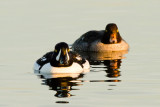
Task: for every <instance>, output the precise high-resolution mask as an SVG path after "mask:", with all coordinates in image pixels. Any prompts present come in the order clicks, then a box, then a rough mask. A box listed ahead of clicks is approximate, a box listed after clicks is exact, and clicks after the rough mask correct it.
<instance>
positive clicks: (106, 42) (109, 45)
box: [72, 23, 129, 52]
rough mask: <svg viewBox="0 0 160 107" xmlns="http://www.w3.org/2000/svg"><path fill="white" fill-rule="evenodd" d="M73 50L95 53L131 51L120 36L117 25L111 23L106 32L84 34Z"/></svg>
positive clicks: (75, 43) (73, 46)
mask: <svg viewBox="0 0 160 107" xmlns="http://www.w3.org/2000/svg"><path fill="white" fill-rule="evenodd" d="M72 49H73V50H74V51H93V52H106V51H124V50H128V49H129V45H128V43H127V42H126V41H125V40H124V39H122V37H121V36H120V33H119V31H118V27H117V25H116V24H114V23H110V24H108V25H107V26H106V28H105V30H101V31H96V30H92V31H88V32H87V33H85V34H83V35H82V36H81V37H80V38H79V39H77V40H76V41H75V42H74V43H73V45H72Z"/></svg>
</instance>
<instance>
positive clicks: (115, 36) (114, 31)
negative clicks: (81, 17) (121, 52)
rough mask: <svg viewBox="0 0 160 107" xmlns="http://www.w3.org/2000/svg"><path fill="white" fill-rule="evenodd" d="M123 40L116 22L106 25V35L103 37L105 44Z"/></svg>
mask: <svg viewBox="0 0 160 107" xmlns="http://www.w3.org/2000/svg"><path fill="white" fill-rule="evenodd" d="M121 40H122V38H121V36H120V34H119V31H118V27H117V25H116V24H114V23H110V24H108V25H107V26H106V28H105V32H104V36H103V38H102V40H101V41H102V43H104V44H116V43H120V42H121Z"/></svg>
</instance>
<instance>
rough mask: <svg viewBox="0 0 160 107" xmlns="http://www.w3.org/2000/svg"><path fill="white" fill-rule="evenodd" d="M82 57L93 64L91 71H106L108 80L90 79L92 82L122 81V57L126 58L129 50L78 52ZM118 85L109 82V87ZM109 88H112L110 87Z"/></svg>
mask: <svg viewBox="0 0 160 107" xmlns="http://www.w3.org/2000/svg"><path fill="white" fill-rule="evenodd" d="M78 53H79V54H80V55H81V56H82V57H84V58H86V59H88V60H89V62H90V65H91V70H90V71H91V72H100V71H105V72H106V75H105V76H106V77H107V78H109V79H107V80H90V82H121V81H122V80H120V79H118V77H120V76H121V71H120V67H121V64H122V59H123V58H125V57H124V55H125V54H127V53H128V51H118V52H101V53H96V52H78ZM112 86H116V85H114V84H109V87H112ZM108 90H112V89H111V88H109V89H108Z"/></svg>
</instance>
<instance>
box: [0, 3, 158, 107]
mask: <svg viewBox="0 0 160 107" xmlns="http://www.w3.org/2000/svg"><path fill="white" fill-rule="evenodd" d="M159 4H160V1H158V0H154V1H153V0H134V1H128V0H119V1H116V0H112V1H109V0H101V1H99V0H88V1H84V0H76V1H75V0H69V1H66V0H54V1H51V0H46V1H45V0H12V1H10V0H1V1H0V13H1V14H0V29H1V30H0V37H1V39H0V50H1V51H0V74H1V75H0V81H1V82H0V101H1V102H0V107H53V106H56V107H62V106H67V107H68V106H70V107H75V106H76V107H91V106H92V107H106V106H108V107H159V106H160V71H159V65H160V57H159V56H160V42H159V40H160V36H159V35H160V31H159V28H160V21H159V19H160V11H159V10H160V6H159ZM111 22H113V23H116V24H117V26H118V28H119V32H120V34H121V36H122V37H123V38H124V39H125V40H126V41H127V42H128V43H129V45H130V50H129V52H128V53H127V54H125V55H124V57H125V58H123V59H112V60H111V59H110V60H109V59H108V60H105V61H92V62H91V69H90V72H88V73H86V74H84V75H77V76H75V77H74V78H64V79H59V80H58V79H44V78H42V77H41V78H40V77H39V76H37V74H35V73H34V71H33V64H34V62H35V61H36V60H37V59H38V58H40V57H41V56H42V55H44V54H45V53H46V52H48V51H51V50H53V49H54V46H55V44H56V43H58V42H61V41H64V42H67V43H68V44H70V45H72V43H73V42H74V41H75V40H76V39H77V38H78V37H79V36H81V35H82V34H83V33H85V32H87V31H89V30H103V29H104V28H105V26H106V25H107V24H108V23H111ZM53 84H55V85H53ZM61 86H62V87H63V88H62V87H61ZM57 87H61V88H62V89H60V88H58V90H57ZM59 90H63V91H59Z"/></svg>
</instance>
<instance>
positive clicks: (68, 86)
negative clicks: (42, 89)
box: [45, 77, 79, 98]
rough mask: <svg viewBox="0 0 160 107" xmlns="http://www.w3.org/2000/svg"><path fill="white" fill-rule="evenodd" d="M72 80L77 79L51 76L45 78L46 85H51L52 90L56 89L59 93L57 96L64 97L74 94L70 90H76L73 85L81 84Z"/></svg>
mask: <svg viewBox="0 0 160 107" xmlns="http://www.w3.org/2000/svg"><path fill="white" fill-rule="evenodd" d="M72 80H75V79H73V78H71V77H65V78H50V79H46V80H45V85H48V86H49V87H50V90H54V91H56V92H57V93H56V94H55V96H56V97H59V98H64V97H70V96H73V95H72V94H70V93H69V92H70V91H71V90H75V89H73V88H72V86H78V85H79V84H77V83H74V82H71V81H72Z"/></svg>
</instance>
